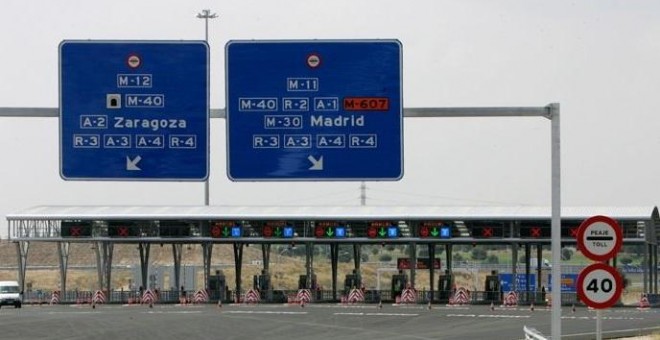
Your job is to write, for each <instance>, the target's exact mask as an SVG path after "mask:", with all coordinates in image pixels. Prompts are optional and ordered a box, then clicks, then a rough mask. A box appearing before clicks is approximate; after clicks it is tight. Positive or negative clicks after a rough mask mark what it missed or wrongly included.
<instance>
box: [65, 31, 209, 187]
mask: <svg viewBox="0 0 660 340" xmlns="http://www.w3.org/2000/svg"><path fill="white" fill-rule="evenodd" d="M59 52H60V56H59V62H60V175H61V176H62V178H64V179H66V180H181V181H184V180H191V181H193V180H197V181H202V180H205V179H206V178H207V176H208V154H209V141H208V131H209V124H208V121H209V92H208V83H209V48H208V45H207V44H206V42H203V41H188V42H186V41H179V42H170V41H77V40H68V41H66V40H65V41H63V42H62V43H61V44H60V48H59Z"/></svg>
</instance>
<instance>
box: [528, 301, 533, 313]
mask: <svg viewBox="0 0 660 340" xmlns="http://www.w3.org/2000/svg"><path fill="white" fill-rule="evenodd" d="M529 310H530V311H532V312H533V311H534V302H532V304H531V305H529Z"/></svg>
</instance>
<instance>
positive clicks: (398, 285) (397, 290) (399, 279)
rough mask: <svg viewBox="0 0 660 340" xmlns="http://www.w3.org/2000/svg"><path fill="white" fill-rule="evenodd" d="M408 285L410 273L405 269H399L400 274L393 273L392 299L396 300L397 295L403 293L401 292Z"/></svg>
mask: <svg viewBox="0 0 660 340" xmlns="http://www.w3.org/2000/svg"><path fill="white" fill-rule="evenodd" d="M407 285H408V275H406V274H405V273H404V272H403V270H399V273H398V274H394V275H392V290H391V293H392V300H396V297H397V296H400V295H401V292H403V290H404V289H405V288H406V286H407Z"/></svg>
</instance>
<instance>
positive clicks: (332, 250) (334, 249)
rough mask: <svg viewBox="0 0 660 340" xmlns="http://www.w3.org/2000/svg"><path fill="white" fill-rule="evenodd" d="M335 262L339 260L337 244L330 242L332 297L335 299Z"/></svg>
mask: <svg viewBox="0 0 660 340" xmlns="http://www.w3.org/2000/svg"><path fill="white" fill-rule="evenodd" d="M337 262H339V244H338V243H330V267H332V299H333V300H335V301H336V300H337Z"/></svg>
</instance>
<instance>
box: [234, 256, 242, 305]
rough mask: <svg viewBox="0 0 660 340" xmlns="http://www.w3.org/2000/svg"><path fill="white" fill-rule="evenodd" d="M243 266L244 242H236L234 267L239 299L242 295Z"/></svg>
mask: <svg viewBox="0 0 660 340" xmlns="http://www.w3.org/2000/svg"><path fill="white" fill-rule="evenodd" d="M242 266H243V243H234V268H235V269H236V297H237V298H239V299H240V296H241V271H242V270H241V269H242ZM239 302H240V300H239Z"/></svg>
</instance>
